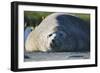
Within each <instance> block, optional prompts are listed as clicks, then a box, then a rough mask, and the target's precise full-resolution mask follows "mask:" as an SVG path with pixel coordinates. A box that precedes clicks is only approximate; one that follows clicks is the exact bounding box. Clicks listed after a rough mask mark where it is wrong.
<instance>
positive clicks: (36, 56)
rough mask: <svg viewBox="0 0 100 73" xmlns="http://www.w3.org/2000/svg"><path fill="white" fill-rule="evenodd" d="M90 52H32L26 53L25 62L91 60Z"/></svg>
mask: <svg viewBox="0 0 100 73" xmlns="http://www.w3.org/2000/svg"><path fill="white" fill-rule="evenodd" d="M89 58H90V53H89V52H54V53H53V52H49V53H48V52H46V53H43V52H31V53H25V58H24V61H25V62H30V61H50V60H75V59H89Z"/></svg>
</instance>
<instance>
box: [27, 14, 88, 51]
mask: <svg viewBox="0 0 100 73" xmlns="http://www.w3.org/2000/svg"><path fill="white" fill-rule="evenodd" d="M25 48H26V51H28V52H32V51H42V52H47V51H51V52H66V51H89V50H90V28H89V26H88V24H87V23H86V22H85V21H83V20H82V19H80V18H79V17H77V16H75V15H72V14H67V13H53V14H50V15H49V16H47V17H46V18H45V19H44V20H43V21H42V22H41V23H40V24H39V26H37V27H36V28H35V29H34V30H33V31H32V32H31V33H30V34H29V36H28V38H27V40H26V43H25Z"/></svg>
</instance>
